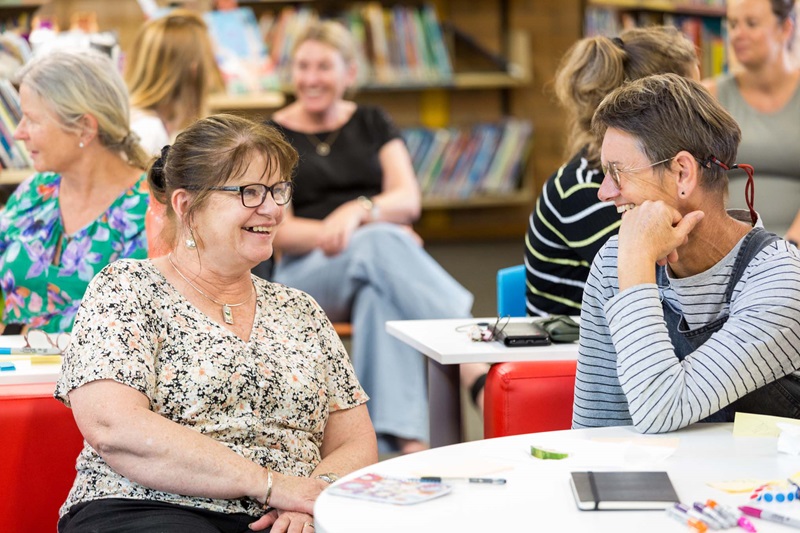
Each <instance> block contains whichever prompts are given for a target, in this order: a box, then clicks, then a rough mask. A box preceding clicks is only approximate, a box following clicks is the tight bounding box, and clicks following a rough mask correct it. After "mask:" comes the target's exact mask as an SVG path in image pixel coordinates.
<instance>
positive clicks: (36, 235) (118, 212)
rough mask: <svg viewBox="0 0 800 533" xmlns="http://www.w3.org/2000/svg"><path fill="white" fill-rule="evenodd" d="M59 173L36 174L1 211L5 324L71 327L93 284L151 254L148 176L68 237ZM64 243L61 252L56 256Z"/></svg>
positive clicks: (0, 259) (0, 260) (0, 255)
mask: <svg viewBox="0 0 800 533" xmlns="http://www.w3.org/2000/svg"><path fill="white" fill-rule="evenodd" d="M60 185H61V176H60V175H58V174H54V173H52V172H45V173H36V174H34V175H33V176H31V177H30V178H28V179H27V180H26V181H25V182H23V183H22V184H21V185H20V186H19V187H18V188H17V190H16V191H14V194H13V195H12V196H11V198H9V201H8V204H6V208H5V210H4V211H2V212H0V276H2V278H0V289H2V295H3V298H2V300H3V309H2V322H3V323H4V324H28V325H29V326H30V327H31V328H36V329H43V330H45V331H47V332H61V331H70V330H71V329H72V322H73V320H74V319H75V313H76V312H77V311H78V306H79V305H80V303H81V299H82V298H83V293H84V292H85V291H86V287H87V285H88V284H89V281H91V279H92V278H93V277H94V275H95V274H97V273H98V272H99V271H100V270H101V269H102V268H103V267H104V266H106V265H107V264H109V263H111V262H113V261H116V260H117V259H119V258H122V257H130V258H135V259H142V258H145V257H147V238H146V235H145V228H144V220H145V211H146V210H147V204H148V202H149V194H148V189H147V181H146V179H145V175H144V174H142V176H141V177H140V178H139V180H137V182H136V183H135V184H134V185H133V186H131V187H130V188H129V189H127V190H126V191H125V192H123V193H122V194H121V195H120V196H119V197H118V198H117V199H116V200H115V201H114V202H113V203H112V204H111V205H110V206H109V208H108V209H107V210H106V211H105V212H104V213H103V214H102V215H100V216H99V217H98V218H97V219H96V220H94V221H93V222H91V223H89V224H88V225H86V226H85V227H84V228H82V229H80V230H79V231H77V232H75V233H73V234H70V235H67V234H65V233H64V228H63V225H62V222H61V209H60V205H59V200H58V195H59V189H60ZM59 241H60V242H61V248H62V250H61V257H60V258H58V261H56V262H57V263H58V264H57V265H54V264H53V263H54V258H55V257H54V256H55V254H56V251H57V250H58V248H59Z"/></svg>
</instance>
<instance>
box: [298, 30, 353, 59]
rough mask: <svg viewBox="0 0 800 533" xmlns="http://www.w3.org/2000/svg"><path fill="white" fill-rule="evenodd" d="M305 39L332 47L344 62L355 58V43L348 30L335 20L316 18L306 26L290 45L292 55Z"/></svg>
mask: <svg viewBox="0 0 800 533" xmlns="http://www.w3.org/2000/svg"><path fill="white" fill-rule="evenodd" d="M306 41H317V42H320V43H322V44H327V45H328V46H330V47H332V48H334V49H335V50H336V51H337V52H339V55H341V56H342V59H344V62H345V63H346V64H348V65H349V64H351V63H353V62H355V60H356V44H355V41H354V40H353V36H352V35H351V34H350V31H349V30H348V29H347V28H345V27H344V25H343V24H341V23H340V22H336V21H335V20H322V21H320V20H316V21H314V22H311V23H310V24H309V25H308V26H306V28H305V30H304V31H303V33H301V34H300V36H299V37H298V38H297V40H296V41H295V43H294V46H293V47H292V57H294V55H295V54H296V53H297V49H298V48H300V45H301V44H303V43H304V42H306Z"/></svg>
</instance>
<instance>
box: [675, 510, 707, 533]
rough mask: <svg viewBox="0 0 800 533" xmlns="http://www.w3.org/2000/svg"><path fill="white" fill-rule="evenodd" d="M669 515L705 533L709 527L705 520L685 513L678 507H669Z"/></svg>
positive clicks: (700, 532) (699, 532)
mask: <svg viewBox="0 0 800 533" xmlns="http://www.w3.org/2000/svg"><path fill="white" fill-rule="evenodd" d="M667 515H668V516H671V517H672V518H674V519H676V520H679V521H681V522H683V523H684V524H686V525H687V526H689V527H691V528H692V529H694V530H695V531H697V532H698V533H705V531H706V530H707V529H708V527H706V524H705V522H702V521H700V520H698V519H696V518H692V517H691V516H688V515H687V514H686V513H684V512H683V511H682V510H680V509H679V508H677V507H667Z"/></svg>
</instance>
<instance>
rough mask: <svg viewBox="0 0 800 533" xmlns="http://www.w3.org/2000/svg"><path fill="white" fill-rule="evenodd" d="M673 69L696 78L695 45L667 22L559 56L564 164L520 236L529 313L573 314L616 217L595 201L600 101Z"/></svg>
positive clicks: (586, 42) (583, 43)
mask: <svg viewBox="0 0 800 533" xmlns="http://www.w3.org/2000/svg"><path fill="white" fill-rule="evenodd" d="M667 72H674V73H676V74H680V75H682V76H687V77H693V78H695V79H699V76H700V71H699V68H698V64H697V55H696V53H695V49H694V45H693V44H692V43H691V42H690V41H689V40H688V39H687V38H686V37H685V36H683V34H681V33H680V32H679V31H678V30H677V29H675V28H673V27H668V26H653V27H649V28H636V29H631V30H627V31H625V32H623V33H622V34H621V35H620V36H619V37H615V38H613V39H609V38H607V37H603V36H597V37H587V38H585V39H581V40H580V41H578V42H577V43H575V45H573V46H572V48H570V50H569V51H568V52H567V53H566V54H565V55H564V58H563V59H562V60H561V65H560V66H559V68H558V72H556V77H555V94H556V97H557V98H558V101H559V103H560V104H561V107H562V108H563V109H564V111H565V112H566V114H567V117H568V124H569V127H568V135H569V137H568V139H567V154H566V155H567V159H568V161H567V163H565V164H564V165H563V166H562V167H561V168H559V169H558V171H556V172H555V173H554V174H553V175H552V176H550V178H549V179H548V180H547V182H546V183H545V185H544V187H543V188H542V193H541V195H539V198H538V199H537V200H536V206H535V208H534V210H533V212H532V213H531V215H530V218H529V222H528V231H527V234H526V237H525V268H526V281H527V283H526V290H525V298H526V305H527V313H528V314H529V315H543V316H546V315H549V314H563V315H577V314H579V313H580V307H581V297H582V295H583V287H584V284H585V282H586V278H587V276H588V275H589V266H590V265H591V263H592V259H593V258H594V256H595V254H596V253H597V251H598V250H599V249H600V248H601V247H602V246H603V244H605V242H606V241H607V240H608V238H609V237H611V236H612V235H616V233H617V230H618V229H619V224H620V215H619V213H617V212H616V209H615V208H614V205H613V204H611V203H604V202H601V201H600V200H598V198H597V189H598V188H599V187H600V183H601V182H602V180H603V174H602V172H601V170H600V143H599V142H598V141H597V140H596V139H595V138H594V137H593V135H592V134H591V131H590V124H591V120H592V115H593V114H594V111H595V109H597V106H598V105H599V104H600V101H601V100H602V99H603V98H604V97H605V96H606V95H607V94H608V93H610V92H611V91H612V90H614V89H616V88H617V87H619V86H621V85H622V84H623V83H625V82H626V81H629V80H635V79H637V78H641V77H644V76H649V75H650V74H662V73H667Z"/></svg>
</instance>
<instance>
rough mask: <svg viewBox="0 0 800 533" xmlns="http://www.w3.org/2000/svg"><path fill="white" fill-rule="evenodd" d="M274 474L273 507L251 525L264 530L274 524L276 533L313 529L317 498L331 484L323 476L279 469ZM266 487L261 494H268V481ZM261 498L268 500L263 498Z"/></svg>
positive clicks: (257, 529) (271, 498)
mask: <svg viewBox="0 0 800 533" xmlns="http://www.w3.org/2000/svg"><path fill="white" fill-rule="evenodd" d="M272 477H273V482H272V487H273V488H272V491H271V495H270V498H269V507H270V510H269V512H267V513H266V514H264V516H262V517H261V518H259V519H258V520H256V521H255V522H253V523H252V524H250V525H249V528H250V529H251V530H253V531H263V530H265V529H267V528H269V527H270V526H271V527H272V530H271V531H272V533H284V532H285V533H301V532H302V533H311V532H312V531H313V529H311V528H313V524H314V518H313V516H312V513H313V512H314V502H315V501H316V500H317V497H318V496H319V495H320V493H321V492H322V491H323V490H324V489H325V488H326V487H328V484H327V483H326V482H324V481H322V480H321V479H316V478H303V477H298V476H287V475H283V474H279V473H277V472H275V471H273V472H272ZM264 487H265V489H264V491H263V495H261V496H260V498H264V496H265V495H266V493H267V490H266V483H265V484H264ZM258 501H259V502H260V503H262V504H263V503H264V502H263V501H261V499H259V500H258ZM307 524H308V525H307ZM309 526H310V527H309ZM304 528H305V531H304Z"/></svg>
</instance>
